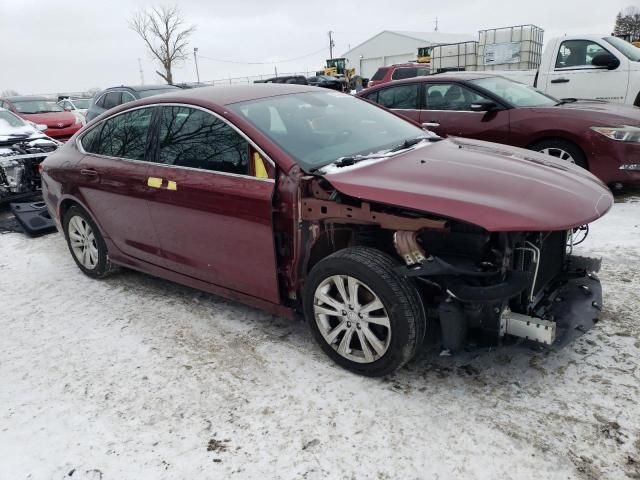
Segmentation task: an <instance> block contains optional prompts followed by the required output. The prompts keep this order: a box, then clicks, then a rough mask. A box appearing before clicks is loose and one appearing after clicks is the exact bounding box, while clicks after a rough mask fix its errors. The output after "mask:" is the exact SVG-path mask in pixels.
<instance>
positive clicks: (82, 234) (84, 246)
mask: <svg viewBox="0 0 640 480" xmlns="http://www.w3.org/2000/svg"><path fill="white" fill-rule="evenodd" d="M68 234H69V242H70V244H71V250H72V251H73V254H74V255H75V257H76V259H77V260H78V262H80V264H82V266H83V267H84V268H86V269H87V270H93V269H94V268H96V265H97V264H98V244H97V242H96V237H95V235H94V233H93V229H92V228H91V226H90V225H89V224H88V223H87V221H86V220H85V219H84V218H82V217H80V216H78V215H74V216H73V217H71V220H69V227H68Z"/></svg>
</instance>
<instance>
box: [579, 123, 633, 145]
mask: <svg viewBox="0 0 640 480" xmlns="http://www.w3.org/2000/svg"><path fill="white" fill-rule="evenodd" d="M591 130H594V131H596V132H598V133H600V134H602V135H604V136H605V137H607V138H610V139H611V140H617V141H619V142H636V143H638V142H640V128H639V127H631V126H629V125H623V126H621V127H591Z"/></svg>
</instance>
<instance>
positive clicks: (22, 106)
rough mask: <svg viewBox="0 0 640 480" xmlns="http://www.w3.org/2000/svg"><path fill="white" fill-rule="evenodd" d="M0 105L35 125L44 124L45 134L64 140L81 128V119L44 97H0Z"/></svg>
mask: <svg viewBox="0 0 640 480" xmlns="http://www.w3.org/2000/svg"><path fill="white" fill-rule="evenodd" d="M0 107H2V108H6V109H7V110H10V111H12V112H13V113H15V114H16V115H18V116H19V117H22V118H24V119H25V120H29V121H31V122H33V123H35V124H37V125H46V126H47V129H46V130H45V132H44V133H45V134H47V135H48V136H49V137H51V138H55V139H56V140H60V141H66V140H68V139H69V138H71V136H72V135H73V134H74V133H76V132H77V131H78V130H80V129H81V128H82V119H81V118H80V116H76V115H74V114H73V113H71V112H67V111H65V110H64V109H63V108H62V107H61V106H60V105H58V104H57V103H56V102H54V101H53V100H49V99H47V98H45V97H34V96H20V97H6V98H0Z"/></svg>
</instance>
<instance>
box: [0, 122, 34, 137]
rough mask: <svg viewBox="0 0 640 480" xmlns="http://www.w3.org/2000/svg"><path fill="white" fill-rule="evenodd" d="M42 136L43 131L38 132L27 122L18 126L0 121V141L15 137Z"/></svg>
mask: <svg viewBox="0 0 640 480" xmlns="http://www.w3.org/2000/svg"><path fill="white" fill-rule="evenodd" d="M44 136H45V135H44V133H41V132H39V131H38V130H36V129H35V128H33V127H32V126H31V125H29V124H26V123H25V124H24V125H20V126H19V127H12V126H11V125H9V124H8V123H6V122H3V121H0V142H5V141H9V140H11V139H14V138H16V137H20V138H24V139H31V138H37V137H44Z"/></svg>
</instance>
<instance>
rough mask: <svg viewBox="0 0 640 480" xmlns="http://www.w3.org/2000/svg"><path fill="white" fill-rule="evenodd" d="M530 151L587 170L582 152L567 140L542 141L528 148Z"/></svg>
mask: <svg viewBox="0 0 640 480" xmlns="http://www.w3.org/2000/svg"><path fill="white" fill-rule="evenodd" d="M530 149H531V150H535V151H536V152H540V153H545V154H547V155H551V156H552V157H557V158H559V159H560V160H565V161H567V162H571V163H575V164H576V165H578V166H579V167H582V168H584V169H586V170H589V167H588V166H587V159H586V158H585V156H584V153H582V150H580V148H579V147H578V146H577V145H575V144H574V143H571V142H568V141H567V140H560V139H549V140H542V141H540V142H538V143H536V144H535V145H533V146H531V147H530Z"/></svg>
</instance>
